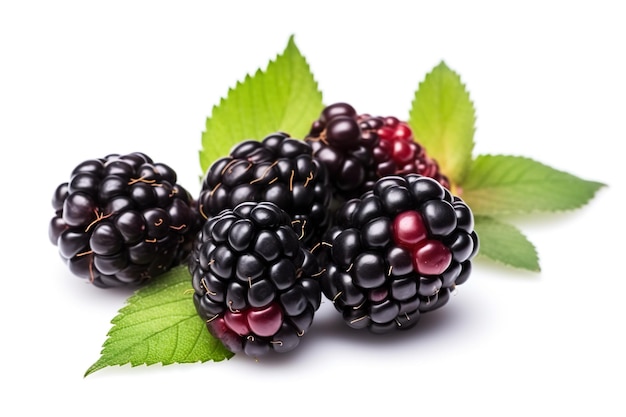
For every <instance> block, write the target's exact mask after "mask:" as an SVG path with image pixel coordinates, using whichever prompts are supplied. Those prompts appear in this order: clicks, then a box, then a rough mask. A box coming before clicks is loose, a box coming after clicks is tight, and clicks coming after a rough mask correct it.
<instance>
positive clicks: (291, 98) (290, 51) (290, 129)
mask: <svg viewBox="0 0 626 417" xmlns="http://www.w3.org/2000/svg"><path fill="white" fill-rule="evenodd" d="M323 107H324V105H323V102H322V93H321V91H320V90H319V89H318V86H317V82H316V81H315V79H314V77H313V74H312V73H311V71H310V68H309V65H308V63H307V62H306V59H305V58H304V56H303V55H302V54H301V53H300V51H299V50H298V47H297V46H296V44H295V42H294V39H293V36H291V37H290V38H289V42H288V44H287V47H286V48H285V50H284V52H283V53H282V54H280V55H278V56H277V57H276V59H275V60H273V61H271V62H270V63H269V64H268V66H267V69H266V70H265V71H261V70H260V69H259V70H258V71H257V72H256V73H255V74H254V75H253V76H250V75H247V76H246V77H245V79H244V80H243V81H242V82H238V83H237V85H236V86H235V88H232V89H230V90H229V91H228V95H227V96H226V98H223V99H222V100H221V101H220V103H219V105H217V106H215V107H213V110H212V113H211V116H210V117H209V118H207V121H206V129H205V131H204V132H203V134H202V149H201V151H200V166H201V168H202V172H203V173H204V172H206V170H207V169H208V168H209V166H210V165H211V163H212V162H213V161H215V160H216V159H218V158H220V157H223V156H226V155H227V154H228V153H229V151H230V149H231V148H232V147H233V146H234V145H235V144H237V143H239V142H240V141H242V140H244V139H255V140H261V139H263V138H264V137H265V136H267V135H268V134H270V133H274V132H277V131H282V132H286V133H288V134H289V135H291V136H292V137H294V138H300V139H301V138H303V137H304V135H306V133H307V132H308V130H309V129H310V127H311V122H312V121H313V120H315V119H317V117H319V114H320V112H321V111H322V109H323Z"/></svg>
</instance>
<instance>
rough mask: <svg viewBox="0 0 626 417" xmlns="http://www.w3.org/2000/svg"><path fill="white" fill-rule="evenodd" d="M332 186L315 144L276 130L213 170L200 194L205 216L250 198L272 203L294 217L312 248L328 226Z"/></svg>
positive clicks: (247, 143)
mask: <svg viewBox="0 0 626 417" xmlns="http://www.w3.org/2000/svg"><path fill="white" fill-rule="evenodd" d="M330 199H331V190H330V189H329V188H328V176H327V174H326V170H325V167H324V166H323V165H322V164H321V163H320V162H319V161H318V160H317V159H315V158H313V150H312V148H311V146H310V145H309V144H308V143H306V142H304V141H302V140H296V139H292V138H290V137H289V135H288V134H286V133H274V134H271V135H269V136H267V137H265V138H264V139H263V140H262V141H260V142H259V141H255V140H246V141H243V142H241V143H240V144H238V145H237V146H235V147H234V148H233V149H232V151H231V153H230V155H229V156H227V157H224V158H221V159H218V160H217V161H215V162H214V163H213V164H212V165H211V167H210V168H209V169H208V171H207V173H206V176H205V178H204V181H203V183H202V190H201V193H200V197H199V198H198V205H199V206H198V207H199V211H200V213H201V214H202V215H203V216H204V217H205V218H207V219H208V218H210V217H211V216H215V215H217V214H219V213H220V212H221V211H222V210H224V209H232V208H234V207H235V206H237V205H238V204H239V203H242V202H245V201H256V202H263V201H267V202H271V203H274V204H276V205H277V206H279V207H280V208H281V209H283V210H285V211H286V212H287V213H288V214H289V215H290V216H291V218H292V219H291V221H292V224H293V227H294V229H295V230H296V232H297V233H298V235H299V237H300V240H302V242H304V244H305V245H306V246H308V247H310V246H311V245H312V244H313V243H316V242H317V241H319V239H320V238H321V236H322V234H323V233H324V232H325V230H326V229H327V228H328V225H329V221H330V217H329V214H328V206H329V203H330Z"/></svg>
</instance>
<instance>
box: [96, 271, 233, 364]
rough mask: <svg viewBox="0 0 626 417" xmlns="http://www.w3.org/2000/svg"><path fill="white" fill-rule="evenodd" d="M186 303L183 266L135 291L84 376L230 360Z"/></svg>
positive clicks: (186, 281) (188, 290)
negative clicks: (129, 368)
mask: <svg viewBox="0 0 626 417" xmlns="http://www.w3.org/2000/svg"><path fill="white" fill-rule="evenodd" d="M192 297H193V289H192V288H191V277H190V275H189V271H188V270H187V268H186V267H184V266H179V267H176V268H174V269H172V270H171V271H169V272H167V273H165V274H163V275H161V276H160V277H159V278H158V279H157V280H155V281H154V282H153V283H151V284H150V285H149V286H147V287H144V288H142V289H140V290H138V291H137V292H136V293H135V294H134V295H132V296H131V297H130V298H129V299H128V301H127V305H126V306H125V307H123V308H122V309H121V310H120V311H119V314H118V315H117V316H116V317H115V318H114V319H113V320H112V322H111V323H112V324H113V327H112V328H111V330H110V331H109V333H108V339H107V340H106V341H105V342H104V345H103V350H102V352H101V356H100V359H99V360H98V361H97V362H95V363H94V364H93V365H91V367H90V368H89V369H88V370H87V372H85V376H87V375H89V374H91V373H93V372H96V371H98V370H100V369H102V368H105V367H107V366H113V365H124V364H128V363H130V364H131V365H132V366H137V365H153V364H155V363H161V364H163V365H169V364H172V363H193V362H206V361H209V360H213V361H216V362H217V361H221V360H223V359H229V358H231V357H232V356H233V354H232V353H231V352H229V351H228V350H226V348H224V346H223V345H222V344H221V343H220V342H219V341H218V340H217V339H215V338H213V337H212V336H211V335H210V334H209V332H208V331H207V329H206V325H205V322H204V321H203V320H202V319H201V318H200V316H199V315H198V313H197V312H196V309H195V306H194V303H193V298H192Z"/></svg>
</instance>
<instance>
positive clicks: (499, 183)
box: [462, 155, 604, 215]
mask: <svg viewBox="0 0 626 417" xmlns="http://www.w3.org/2000/svg"><path fill="white" fill-rule="evenodd" d="M603 185H604V184H602V183H599V182H595V181H587V180H583V179H580V178H578V177H576V176H574V175H571V174H568V173H566V172H563V171H559V170H556V169H554V168H551V167H549V166H547V165H544V164H542V163H540V162H537V161H534V160H532V159H530V158H526V157H519V156H507V155H479V156H478V157H477V158H476V159H475V161H474V163H473V164H472V167H471V170H470V172H469V174H468V176H467V179H466V180H465V183H464V184H463V191H462V192H463V194H462V195H463V199H464V200H465V201H466V202H467V203H468V204H469V205H470V207H471V208H472V211H473V212H474V214H487V215H494V214H508V213H531V212H540V211H562V210H571V209H575V208H578V207H581V206H582V205H584V204H586V203H587V202H588V201H589V200H590V199H591V198H593V196H594V194H595V193H596V191H598V189H600V188H601V187H602V186H603Z"/></svg>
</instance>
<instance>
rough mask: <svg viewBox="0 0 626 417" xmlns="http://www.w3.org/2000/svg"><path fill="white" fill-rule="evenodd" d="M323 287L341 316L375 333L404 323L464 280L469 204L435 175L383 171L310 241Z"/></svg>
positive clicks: (469, 253) (471, 247) (471, 246)
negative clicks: (324, 236) (318, 239)
mask: <svg viewBox="0 0 626 417" xmlns="http://www.w3.org/2000/svg"><path fill="white" fill-rule="evenodd" d="M315 250H316V253H318V254H319V259H320V263H321V265H322V266H324V267H326V269H327V273H326V274H325V275H324V277H323V278H322V280H321V284H322V291H323V293H324V295H325V296H326V297H327V298H328V299H330V300H332V301H333V303H334V306H335V308H336V309H337V310H338V311H339V312H341V313H342V315H343V319H344V321H345V322H346V323H347V324H348V325H349V326H350V327H353V328H368V329H369V330H370V331H372V332H374V333H385V332H389V331H392V330H396V329H397V330H403V329H408V328H410V327H412V326H413V325H415V324H416V323H417V322H418V320H419V318H420V315H421V314H422V313H425V312H427V311H431V310H434V309H436V308H439V307H441V306H442V305H444V304H445V303H446V302H447V301H448V299H449V296H450V292H451V291H452V290H453V289H454V288H455V286H457V285H460V284H462V283H464V282H465V281H466V280H467V279H468V277H469V275H470V273H471V269H472V264H471V260H472V258H473V257H474V255H475V254H476V253H477V251H478V237H477V235H476V232H475V231H474V219H473V215H472V212H471V210H470V208H469V207H468V206H467V205H466V204H465V203H464V202H463V201H462V200H461V199H460V198H458V197H453V196H452V195H451V194H450V192H449V191H448V190H447V189H445V188H444V187H443V186H442V185H441V184H439V183H438V182H437V181H435V180H433V179H432V178H429V177H424V176H420V175H417V174H408V175H406V176H390V177H385V178H382V179H380V180H378V181H377V182H376V184H375V185H374V187H373V190H372V191H369V192H367V193H365V194H364V195H363V196H362V197H361V198H357V199H352V200H349V201H347V202H346V203H345V204H344V205H343V206H342V207H341V208H340V209H339V210H338V212H337V222H336V225H335V226H333V228H332V229H331V230H330V231H329V233H328V240H327V242H326V243H324V244H322V245H320V246H319V247H318V248H316V249H315Z"/></svg>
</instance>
